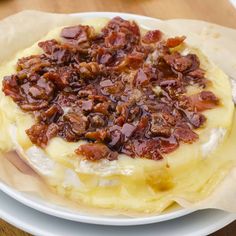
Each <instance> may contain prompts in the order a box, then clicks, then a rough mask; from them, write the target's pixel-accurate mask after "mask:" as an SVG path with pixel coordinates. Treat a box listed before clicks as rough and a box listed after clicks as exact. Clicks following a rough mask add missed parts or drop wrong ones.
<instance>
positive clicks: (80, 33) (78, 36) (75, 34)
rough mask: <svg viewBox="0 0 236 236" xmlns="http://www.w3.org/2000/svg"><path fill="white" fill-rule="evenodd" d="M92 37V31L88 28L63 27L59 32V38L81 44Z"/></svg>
mask: <svg viewBox="0 0 236 236" xmlns="http://www.w3.org/2000/svg"><path fill="white" fill-rule="evenodd" d="M93 36H94V29H93V28H92V27H90V26H87V25H86V26H84V25H76V26H70V27H65V28H63V29H62V31H61V37H62V38H64V39H66V40H67V41H69V42H72V43H76V44H81V43H84V42H87V41H88V40H90V39H91V38H92V37H93Z"/></svg>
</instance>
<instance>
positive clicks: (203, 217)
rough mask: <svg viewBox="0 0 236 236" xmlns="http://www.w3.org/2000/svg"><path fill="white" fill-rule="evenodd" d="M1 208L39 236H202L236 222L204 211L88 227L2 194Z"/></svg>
mask: <svg viewBox="0 0 236 236" xmlns="http://www.w3.org/2000/svg"><path fill="white" fill-rule="evenodd" d="M0 206H1V208H0V217H1V218H2V219H3V220H5V221H8V222H9V223H11V224H12V225H15V226H16V227H18V228H20V229H22V230H24V231H27V232H29V233H31V234H33V235H40V236H55V235H56V236H78V235H83V236H95V235H96V236H110V235H112V236H120V235H123V236H128V235H129V236H143V235H146V236H156V235H161V236H170V235H171V236H201V235H208V234H210V233H213V232H215V231H217V230H218V229H220V228H222V227H224V226H225V225H227V224H230V223H231V222H233V221H234V220H235V219H236V214H230V213H225V212H223V211H219V210H204V211H198V212H195V213H192V214H189V215H188V216H184V217H180V218H178V219H175V220H170V221H167V222H162V223H156V224H149V225H143V226H141V225H139V226H129V227H121V226H116V227H114V226H101V225H89V224H84V223H78V222H73V221H68V220H63V219H59V218H57V217H53V216H49V215H46V214H43V213H40V212H38V211H35V210H33V209H31V208H29V207H26V206H24V205H22V204H21V203H19V202H17V201H15V200H13V199H12V198H10V197H8V196H7V195H6V194H4V193H3V192H1V191H0Z"/></svg>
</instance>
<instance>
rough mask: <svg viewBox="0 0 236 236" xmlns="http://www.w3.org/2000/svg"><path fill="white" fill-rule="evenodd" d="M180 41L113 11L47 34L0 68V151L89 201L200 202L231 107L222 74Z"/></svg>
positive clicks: (119, 207)
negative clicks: (110, 16)
mask: <svg viewBox="0 0 236 236" xmlns="http://www.w3.org/2000/svg"><path fill="white" fill-rule="evenodd" d="M101 25H102V27H101ZM185 41H187V40H186V39H185V37H184V36H175V37H171V36H168V35H165V34H164V32H161V31H159V30H158V29H155V30H152V31H145V30H143V29H142V28H140V27H139V26H138V25H137V24H136V23H135V22H134V21H126V20H123V19H121V18H119V17H115V18H113V19H111V20H104V19H101V21H100V22H99V21H96V22H92V21H90V22H89V25H77V26H69V27H63V28H57V29H55V30H53V31H51V32H49V33H48V35H47V36H46V37H45V38H43V39H41V40H40V41H39V42H36V43H35V44H34V45H32V46H31V47H30V48H27V49H25V50H23V51H20V52H18V53H17V54H16V55H15V57H14V58H13V59H12V60H11V61H8V62H6V63H5V64H3V65H1V68H0V77H1V78H2V83H1V86H2V92H1V104H0V109H1V133H2V134H4V135H3V136H4V137H3V136H1V144H0V145H1V150H2V151H8V150H12V149H15V150H16V151H17V152H18V154H19V156H20V157H21V158H22V159H23V160H24V161H25V162H26V163H27V164H28V165H30V166H31V167H32V168H33V169H34V170H35V171H37V172H38V173H39V175H40V176H42V178H43V179H44V181H45V182H46V183H47V184H48V185H49V186H51V188H52V189H53V190H54V191H56V192H57V193H58V194H60V195H63V196H65V197H66V198H69V199H71V200H73V201H74V202H78V203H79V204H83V205H87V206H90V207H91V206H92V207H96V208H103V209H111V210H114V211H117V212H135V213H138V212H139V213H154V212H155V213H160V212H162V211H163V210H165V209H166V208H167V207H168V206H170V205H171V204H172V203H174V202H175V200H176V199H177V198H182V199H185V200H187V201H191V202H195V201H199V200H201V199H204V198H205V197H206V196H207V195H208V194H210V192H211V191H212V189H214V187H215V186H216V184H217V183H218V182H219V180H220V178H221V177H222V176H221V177H220V175H216V174H215V173H217V171H218V169H219V168H220V166H221V163H222V162H221V160H220V158H219V157H218V156H217V155H216V153H217V152H216V151H217V150H219V149H220V148H222V147H223V146H224V143H225V140H227V136H228V133H229V132H230V130H231V126H232V119H233V111H234V106H233V102H232V97H231V86H230V82H229V79H228V77H227V76H226V74H224V72H223V71H221V70H220V69H219V68H218V67H217V66H216V65H214V64H213V63H211V62H209V61H208V59H207V58H206V57H205V56H204V55H203V54H202V53H201V51H200V49H196V48H192V47H190V46H189V45H188V44H187V43H185Z"/></svg>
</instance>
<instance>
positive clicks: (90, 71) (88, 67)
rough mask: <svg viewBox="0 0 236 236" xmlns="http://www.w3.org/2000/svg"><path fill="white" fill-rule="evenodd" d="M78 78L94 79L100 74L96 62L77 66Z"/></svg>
mask: <svg viewBox="0 0 236 236" xmlns="http://www.w3.org/2000/svg"><path fill="white" fill-rule="evenodd" d="M78 71H79V73H80V76H81V77H83V78H89V79H94V78H96V76H97V75H98V74H99V73H100V71H101V70H100V67H99V65H98V63H96V62H89V63H86V62H82V63H80V64H79V66H78Z"/></svg>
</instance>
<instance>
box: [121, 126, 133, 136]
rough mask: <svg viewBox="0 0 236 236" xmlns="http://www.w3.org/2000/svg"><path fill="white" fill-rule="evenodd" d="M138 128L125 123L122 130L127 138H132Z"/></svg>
mask: <svg viewBox="0 0 236 236" xmlns="http://www.w3.org/2000/svg"><path fill="white" fill-rule="evenodd" d="M135 129H136V127H135V126H134V125H131V124H128V123H125V124H124V125H123V127H122V129H121V133H122V134H123V135H124V136H125V137H126V138H130V137H131V136H132V135H133V133H134V131H135Z"/></svg>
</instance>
